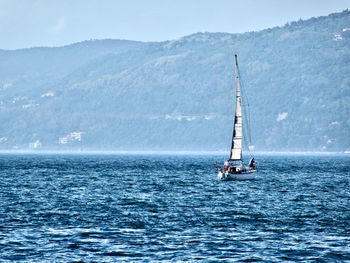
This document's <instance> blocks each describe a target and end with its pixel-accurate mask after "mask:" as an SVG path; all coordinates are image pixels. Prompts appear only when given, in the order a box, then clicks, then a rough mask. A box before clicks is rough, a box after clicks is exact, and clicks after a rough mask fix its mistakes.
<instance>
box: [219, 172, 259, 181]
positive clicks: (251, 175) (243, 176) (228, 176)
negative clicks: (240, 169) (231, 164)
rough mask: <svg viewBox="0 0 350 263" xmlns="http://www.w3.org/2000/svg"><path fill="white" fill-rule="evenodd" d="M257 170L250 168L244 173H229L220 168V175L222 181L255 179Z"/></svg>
mask: <svg viewBox="0 0 350 263" xmlns="http://www.w3.org/2000/svg"><path fill="white" fill-rule="evenodd" d="M255 172H256V170H249V171H246V172H244V173H235V174H232V173H229V172H224V173H223V172H222V171H220V170H218V177H219V179H220V180H221V181H245V180H254V179H255Z"/></svg>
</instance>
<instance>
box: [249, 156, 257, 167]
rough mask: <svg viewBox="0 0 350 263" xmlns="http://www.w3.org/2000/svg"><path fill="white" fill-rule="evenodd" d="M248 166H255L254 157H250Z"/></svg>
mask: <svg viewBox="0 0 350 263" xmlns="http://www.w3.org/2000/svg"><path fill="white" fill-rule="evenodd" d="M249 167H250V168H255V167H256V163H255V159H254V157H253V158H251V159H250V161H249Z"/></svg>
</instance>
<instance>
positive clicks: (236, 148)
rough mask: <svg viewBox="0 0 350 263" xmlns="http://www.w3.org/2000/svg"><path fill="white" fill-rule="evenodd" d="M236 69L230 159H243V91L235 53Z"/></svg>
mask: <svg viewBox="0 0 350 263" xmlns="http://www.w3.org/2000/svg"><path fill="white" fill-rule="evenodd" d="M235 71H236V111H235V121H234V128H233V136H232V146H231V155H230V160H233V161H242V106H241V92H240V89H239V79H238V64H237V55H235Z"/></svg>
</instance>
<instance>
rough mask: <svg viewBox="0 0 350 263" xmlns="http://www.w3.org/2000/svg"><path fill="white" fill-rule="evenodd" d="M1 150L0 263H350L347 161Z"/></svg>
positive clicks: (349, 169) (345, 158)
mask: <svg viewBox="0 0 350 263" xmlns="http://www.w3.org/2000/svg"><path fill="white" fill-rule="evenodd" d="M224 159H225V156H218V155H216V156H210V155H126V154H124V155H123V154H119V155H117V154H116V155H106V154H104V155H92V154H88V155H74V154H72V155H64V154H56V155H55V154H50V155H39V154H27V155H26V154H22V155H16V154H0V262H7V261H13V262H119V261H122V262H123V261H131V262H149V261H152V262H162V261H163V262H169V261H176V262H183V261H187V262H198V261H205V262H219V261H223V262H227V261H230V262H233V261H238V262H254V261H257V262H261V261H265V262H281V261H289V262H295V261H305V262H346V261H349V262H350V156H302V155H299V156H268V155H265V156H263V155H262V156H257V157H256V159H257V161H258V165H259V171H258V173H257V177H256V180H254V181H241V182H234V181H231V182H221V181H219V180H218V179H217V175H216V170H215V168H214V166H213V163H214V162H215V161H218V162H219V163H221V162H223V161H224Z"/></svg>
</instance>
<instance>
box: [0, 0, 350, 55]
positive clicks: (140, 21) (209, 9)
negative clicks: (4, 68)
mask: <svg viewBox="0 0 350 263" xmlns="http://www.w3.org/2000/svg"><path fill="white" fill-rule="evenodd" d="M347 8H350V0H240V1H237V0H211V1H209V0H125V1H121V0H114V1H112V0H0V49H17V48H26V47H33V46H61V45H66V44H70V43H74V42H78V41H83V40H87V39H105V38H114V39H130V40H141V41H163V40H170V39H177V38H180V37H182V36H185V35H189V34H192V33H196V32H229V33H242V32H246V31H256V30H261V29H265V28H269V27H274V26H282V25H284V24H285V23H287V22H290V21H295V20H299V19H300V18H302V19H307V18H311V17H314V16H322V15H328V14H329V13H334V12H341V11H342V10H344V9H347Z"/></svg>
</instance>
